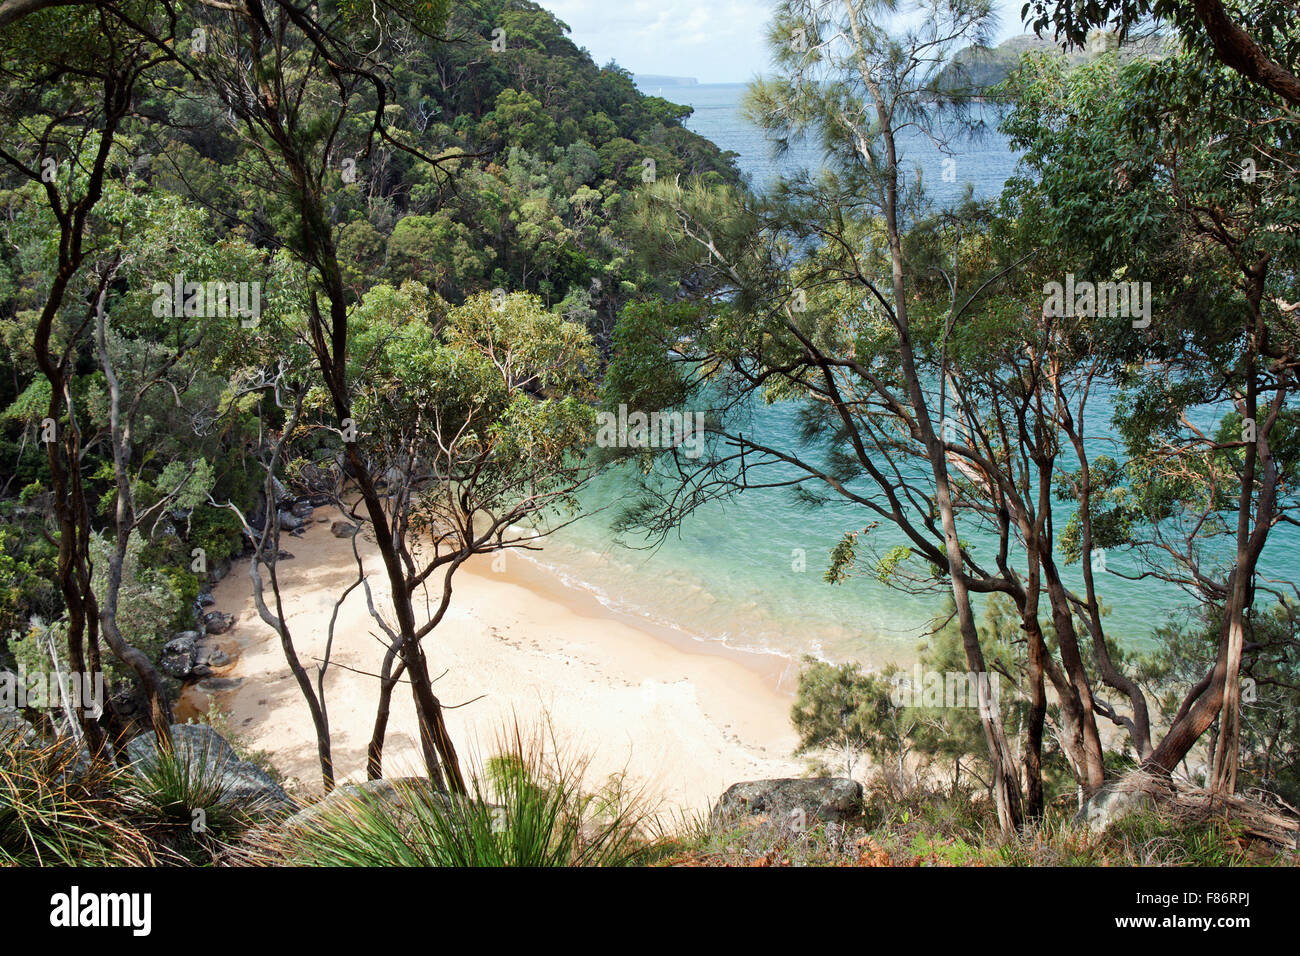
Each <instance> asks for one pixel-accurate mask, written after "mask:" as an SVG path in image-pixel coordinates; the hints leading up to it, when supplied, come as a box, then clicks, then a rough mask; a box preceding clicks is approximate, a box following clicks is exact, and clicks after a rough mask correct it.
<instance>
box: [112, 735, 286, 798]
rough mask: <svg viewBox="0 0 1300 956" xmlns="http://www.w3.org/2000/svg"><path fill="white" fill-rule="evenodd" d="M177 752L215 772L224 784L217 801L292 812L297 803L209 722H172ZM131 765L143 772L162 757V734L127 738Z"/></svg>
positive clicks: (193, 766)
mask: <svg viewBox="0 0 1300 956" xmlns="http://www.w3.org/2000/svg"><path fill="white" fill-rule="evenodd" d="M172 743H173V744H174V746H175V748H176V755H177V757H178V758H179V759H181V760H184V761H185V762H186V763H187V764H188V765H189V767H190V769H191V772H194V773H197V772H198V771H199V770H200V768H202V769H203V772H204V773H206V774H210V775H215V776H216V778H217V779H218V780H219V782H220V785H221V796H220V797H219V798H218V800H217V803H218V805H220V806H224V807H228V808H231V809H240V810H245V811H250V812H257V813H273V814H280V813H292V812H293V811H295V810H296V809H297V805H296V804H295V803H294V802H293V800H292V799H291V798H290V797H289V795H288V794H287V793H285V792H284V790H283V788H281V787H280V785H279V784H278V783H276V782H275V781H274V780H272V779H271V777H270V776H269V775H268V774H267V773H266V771H264V770H263V769H262V768H261V767H258V766H256V765H255V764H251V763H248V762H247V761H244V760H240V759H239V755H238V754H236V753H235V748H234V747H232V746H230V743H229V742H228V741H227V740H226V739H225V738H224V737H222V736H221V735H220V734H219V733H217V732H216V731H215V730H213V729H212V728H211V727H209V726H208V725H207V724H172ZM126 752H127V756H128V757H129V758H130V760H131V764H130V766H131V769H132V770H134V771H135V772H137V773H139V772H140V771H141V770H143V769H145V768H147V767H149V766H151V765H152V764H154V763H155V762H156V761H157V760H158V738H157V736H156V735H155V734H154V733H153V732H152V731H150V732H149V733H147V734H142V735H141V736H139V737H135V738H133V739H132V740H130V741H128V742H127V745H126Z"/></svg>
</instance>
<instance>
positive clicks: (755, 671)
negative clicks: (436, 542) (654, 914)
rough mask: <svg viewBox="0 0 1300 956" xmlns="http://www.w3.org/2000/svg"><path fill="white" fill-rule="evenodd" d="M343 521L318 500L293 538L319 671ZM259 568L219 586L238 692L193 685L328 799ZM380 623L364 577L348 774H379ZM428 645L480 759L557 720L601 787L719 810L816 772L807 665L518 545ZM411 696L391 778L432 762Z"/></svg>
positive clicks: (291, 587) (469, 579)
mask: <svg viewBox="0 0 1300 956" xmlns="http://www.w3.org/2000/svg"><path fill="white" fill-rule="evenodd" d="M322 519H324V520H322ZM334 520H339V514H338V512H337V511H336V510H335V509H333V508H318V509H316V512H315V513H314V515H313V516H312V518H310V519H309V524H308V526H307V530H306V531H305V533H304V535H303V536H302V537H299V538H294V537H290V536H285V537H283V538H282V539H281V547H282V549H287V550H289V551H290V552H291V553H293V554H294V555H295V557H294V559H292V560H286V561H283V562H282V563H281V564H280V566H279V569H278V571H279V577H280V583H281V592H282V599H283V601H284V608H285V616H286V619H287V620H288V622H289V626H290V629H291V632H292V635H293V638H294V642H295V646H296V647H297V651H298V656H299V659H300V660H301V661H302V663H303V665H304V667H306V668H307V670H308V672H309V674H311V676H312V678H313V683H314V681H315V659H316V658H318V657H320V656H321V655H323V653H324V645H325V639H326V632H327V630H328V623H329V619H330V615H331V613H332V612H333V601H334V599H335V598H336V597H337V596H338V594H340V593H342V591H343V590H344V589H345V588H346V587H347V586H348V585H349V584H351V583H352V582H353V581H355V579H356V563H355V561H354V559H353V556H352V551H351V543H350V541H349V540H348V539H346V538H335V537H334V536H333V535H332V534H331V533H330V530H329V528H330V522H332V521H334ZM362 535H363V537H362V539H361V540H360V541H359V542H358V544H359V551H360V553H361V556H362V558H363V561H364V562H365V565H366V570H367V572H368V577H369V580H370V585H371V587H372V589H373V593H374V600H375V605H376V607H377V608H378V609H379V610H380V611H381V613H382V612H384V611H385V610H386V609H387V608H388V606H389V605H388V603H387V600H386V598H387V589H386V587H384V585H385V584H386V582H385V581H384V580H383V574H382V571H380V570H379V567H380V566H379V560H378V554H377V551H376V550H375V548H374V545H373V542H371V541H369V540H366V539H365V535H364V529H363V532H362ZM494 559H495V560H494ZM502 565H504V567H502ZM247 570H248V561H247V559H244V560H241V561H238V562H235V564H234V565H233V566H232V568H231V572H230V573H229V574H228V575H227V576H226V577H225V578H224V579H223V580H222V581H221V582H219V583H218V584H217V586H216V587H214V588H213V596H214V598H215V599H216V605H215V606H216V608H217V609H219V610H223V611H226V612H227V613H230V614H233V615H234V617H235V622H236V623H235V626H234V628H233V629H232V630H231V631H230V632H229V633H227V634H226V635H224V636H223V641H225V642H227V643H228V644H229V643H234V644H235V645H237V647H236V648H235V649H237V651H238V656H237V657H235V659H234V661H233V663H232V665H231V666H230V667H228V668H226V669H225V671H224V672H223V673H221V674H220V675H219V677H220V678H222V679H223V680H221V681H219V682H218V683H217V686H218V687H223V685H224V689H219V690H217V691H215V692H214V693H212V694H210V695H209V694H208V693H206V692H205V691H203V690H201V689H198V688H197V687H191V688H188V689H187V695H186V696H187V699H188V702H189V703H190V704H191V705H193V707H194V709H196V710H204V709H206V708H205V707H204V704H205V702H207V701H210V702H211V704H215V706H216V707H217V709H218V710H219V711H220V712H221V714H222V715H223V718H224V720H225V722H226V724H227V725H228V727H229V729H230V730H231V731H232V732H233V733H234V734H236V735H237V736H238V737H240V738H242V742H243V743H244V744H245V745H246V746H247V747H249V748H250V749H253V750H260V751H264V752H266V753H267V755H268V756H269V757H270V759H271V762H272V763H273V764H274V766H275V767H276V768H277V769H278V770H280V771H281V772H282V773H283V774H284V775H285V777H286V778H289V779H292V780H296V790H297V792H298V793H299V795H301V796H305V795H308V794H314V793H319V792H320V789H321V784H320V774H319V762H318V758H317V753H316V743H315V734H314V730H313V729H312V724H311V720H310V716H309V713H308V710H307V705H306V703H305V701H304V700H303V698H302V695H301V692H300V690H299V688H298V686H297V683H296V682H295V681H294V679H293V677H292V675H291V674H290V672H289V669H288V666H287V664H286V663H285V660H284V656H283V651H282V649H281V647H280V642H279V640H278V638H277V637H276V636H275V632H274V631H272V629H271V628H269V627H267V626H266V625H265V624H264V623H263V622H262V621H261V620H260V618H258V616H257V612H256V608H255V607H254V604H253V600H252V585H251V582H250V580H249V578H248V574H247ZM432 597H433V596H432V595H430V599H431V600H432ZM268 599H269V587H268ZM380 633H382V632H381V631H380V629H379V627H378V626H377V625H376V624H375V622H374V621H373V619H372V618H371V617H370V614H369V612H368V610H367V608H366V603H365V596H364V593H363V592H362V589H361V588H357V589H355V590H354V591H353V592H352V593H351V594H350V595H349V596H348V598H347V600H346V601H345V602H344V604H343V605H342V606H341V607H340V609H339V616H338V623H337V625H336V632H335V639H334V648H333V652H332V655H331V662H332V664H336V665H338V666H331V667H330V669H329V671H328V675H327V678H326V682H325V686H326V704H327V708H328V713H329V718H330V726H331V736H332V738H333V756H334V763H335V768H336V779H337V780H338V781H339V782H344V781H347V780H356V779H363V778H364V774H365V752H366V745H367V744H368V742H369V737H370V729H371V722H372V721H373V717H374V706H375V702H376V699H377V687H376V683H377V679H376V678H375V677H374V676H373V675H374V674H375V673H376V672H377V671H378V670H379V666H380V662H381V661H382V657H383V651H384V646H383V645H382V644H381V643H380V642H379V640H378V639H377V637H374V636H372V635H378V634H380ZM501 644H505V645H508V647H509V650H508V651H507V652H505V653H503V651H504V650H505V649H504V648H501V647H500V646H499V645H501ZM424 647H425V650H426V653H427V655H428V657H429V662H430V668H431V672H432V673H433V674H435V675H440V674H441V675H443V676H441V677H439V678H438V681H437V683H436V684H435V687H434V690H435V693H437V694H438V696H439V699H440V700H442V702H443V703H444V705H445V707H446V708H447V709H446V716H447V723H448V730H449V732H450V733H451V736H452V739H453V740H454V741H455V743H456V745H457V747H458V750H459V753H460V757H461V762H462V765H463V769H466V770H471V769H477V768H478V767H479V766H481V763H482V761H483V760H484V759H486V758H487V757H488V756H490V755H491V754H492V753H493V752H494V750H493V748H492V747H491V745H490V744H491V741H493V740H494V739H495V738H496V737H497V735H498V733H499V732H500V731H501V730H502V728H503V727H505V726H506V725H507V724H508V723H509V722H510V721H512V720H515V719H517V720H518V721H519V723H520V725H521V726H522V727H523V728H525V732H527V731H528V730H529V729H539V728H546V730H547V732H548V733H549V734H551V735H553V739H554V740H555V741H556V742H557V745H558V747H559V749H560V751H561V753H562V754H565V755H567V757H568V759H569V760H570V761H574V760H576V761H578V762H580V763H581V762H584V761H585V762H587V771H588V772H587V774H586V782H587V785H588V786H589V787H591V788H599V787H600V786H601V785H602V784H604V783H606V782H607V781H611V780H621V779H624V778H625V780H626V784H627V785H628V786H630V788H631V789H632V790H637V789H643V790H644V792H645V793H646V795H647V797H649V798H650V799H651V801H652V803H661V804H662V805H663V806H664V808H667V809H672V810H682V811H687V812H691V811H707V810H708V808H709V807H710V806H711V805H712V803H713V802H714V801H716V799H717V798H718V797H719V796H720V795H721V793H722V791H723V790H725V789H726V787H728V786H730V785H731V784H732V783H735V782H737V781H740V780H747V779H756V778H762V777H775V776H798V775H801V774H802V772H803V771H804V764H803V762H802V761H800V760H797V759H796V758H794V757H792V756H791V753H792V751H793V749H794V747H795V746H796V744H797V737H796V735H795V733H794V730H793V728H792V727H791V725H790V721H789V713H790V707H791V704H792V702H793V693H792V692H793V677H794V674H795V673H796V670H795V667H797V663H798V662H797V661H796V660H793V659H790V658H786V657H783V656H780V655H776V654H763V653H760V652H755V651H747V650H740V649H736V648H733V647H729V646H727V645H725V644H723V643H721V642H717V641H709V640H705V639H701V638H697V637H695V636H693V635H691V634H689V633H688V632H686V631H684V630H680V629H677V628H674V627H670V626H665V625H661V624H659V623H657V622H654V621H651V620H648V619H644V618H641V617H639V616H637V615H635V614H633V613H630V612H623V611H620V610H617V609H614V608H610V607H609V606H607V605H605V604H603V603H602V602H601V601H600V600H599V599H598V597H597V595H595V594H594V593H592V592H590V591H588V590H585V589H582V588H578V587H574V586H572V585H570V584H567V583H566V582H564V581H563V580H561V579H560V578H559V577H558V576H557V574H555V573H554V572H552V571H551V570H549V569H548V568H546V567H545V566H543V565H541V564H540V563H537V562H535V561H532V560H528V559H526V558H522V557H520V556H518V555H513V554H508V555H507V557H506V558H505V560H504V562H502V561H501V560H500V558H499V556H492V555H484V556H479V557H476V558H474V559H472V560H471V561H468V562H466V564H465V565H464V566H463V567H462V568H461V569H460V570H459V571H458V572H457V574H456V577H455V578H454V579H453V593H452V600H451V605H450V607H449V609H448V612H447V615H446V617H445V618H444V619H443V621H442V622H441V623H440V625H439V627H438V628H437V629H436V630H435V631H434V632H433V633H432V634H430V635H429V636H428V637H427V638H425V641H424ZM444 671H445V673H444ZM230 685H234V686H230ZM209 686H211V685H209ZM404 690H405V688H404V687H403V686H399V687H398V688H397V689H396V690H395V692H394V694H393V704H392V716H391V718H390V722H389V732H388V735H387V743H386V745H385V751H384V764H385V773H386V775H389V776H395V775H399V774H406V773H418V772H419V771H420V760H419V750H418V743H417V737H416V734H415V727H416V723H415V719H414V708H413V706H412V704H411V701H410V695H409V692H404ZM205 698H206V699H207V700H206V701H205ZM547 749H548V751H549V750H550V749H551V748H550V746H549V745H548V748H547ZM548 756H552V755H551V754H549V753H548Z"/></svg>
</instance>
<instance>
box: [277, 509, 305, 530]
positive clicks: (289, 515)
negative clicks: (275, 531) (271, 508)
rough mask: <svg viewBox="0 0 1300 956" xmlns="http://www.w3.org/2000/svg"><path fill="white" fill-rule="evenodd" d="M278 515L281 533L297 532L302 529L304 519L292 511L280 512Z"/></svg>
mask: <svg viewBox="0 0 1300 956" xmlns="http://www.w3.org/2000/svg"><path fill="white" fill-rule="evenodd" d="M276 514H277V516H278V517H279V519H280V530H281V531H297V530H298V529H299V528H301V527H302V519H301V518H299V517H298V516H297V515H296V514H294V513H293V512H292V511H280V512H277V513H276Z"/></svg>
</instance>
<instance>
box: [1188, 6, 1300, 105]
mask: <svg viewBox="0 0 1300 956" xmlns="http://www.w3.org/2000/svg"><path fill="white" fill-rule="evenodd" d="M1193 8H1194V9H1195V11H1196V18H1197V19H1198V20H1200V21H1201V25H1202V26H1204V27H1205V32H1206V34H1207V35H1208V36H1209V38H1210V43H1211V44H1212V45H1213V46H1214V53H1215V55H1216V56H1217V57H1218V58H1219V59H1220V60H1221V61H1222V62H1223V63H1226V64H1227V65H1228V66H1230V67H1232V69H1234V70H1236V71H1237V72H1238V73H1240V74H1241V75H1242V76H1244V77H1246V78H1247V79H1250V80H1254V81H1255V82H1256V83H1258V84H1260V85H1261V86H1264V87H1267V88H1268V89H1270V90H1272V91H1273V92H1274V93H1276V94H1277V95H1278V96H1281V97H1282V98H1283V99H1285V100H1286V101H1287V102H1289V103H1290V104H1291V105H1293V106H1300V78H1298V77H1297V76H1296V75H1295V74H1294V73H1292V72H1290V71H1289V70H1287V69H1285V68H1284V67H1282V66H1280V65H1279V64H1277V63H1274V62H1273V61H1272V60H1270V59H1269V58H1268V57H1267V56H1266V55H1265V54H1264V51H1263V50H1261V49H1260V48H1259V45H1258V44H1256V43H1255V41H1254V40H1253V39H1252V38H1251V36H1250V34H1248V33H1247V32H1246V31H1245V30H1243V29H1242V28H1241V27H1239V26H1237V24H1236V23H1235V22H1234V21H1233V19H1232V18H1231V17H1230V16H1229V15H1228V12H1227V10H1225V9H1224V7H1223V4H1222V2H1221V0H1195V2H1194V4H1193Z"/></svg>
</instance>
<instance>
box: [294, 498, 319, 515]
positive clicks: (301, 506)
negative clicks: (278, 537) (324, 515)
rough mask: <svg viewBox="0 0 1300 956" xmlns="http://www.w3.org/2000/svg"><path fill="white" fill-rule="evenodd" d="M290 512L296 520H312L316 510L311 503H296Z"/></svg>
mask: <svg viewBox="0 0 1300 956" xmlns="http://www.w3.org/2000/svg"><path fill="white" fill-rule="evenodd" d="M289 510H290V512H292V513H293V515H294V517H296V518H310V517H311V513H312V512H313V511H315V510H316V509H315V508H313V507H312V504H311V502H310V501H295V502H294V503H293V507H292V508H290V509H289Z"/></svg>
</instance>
